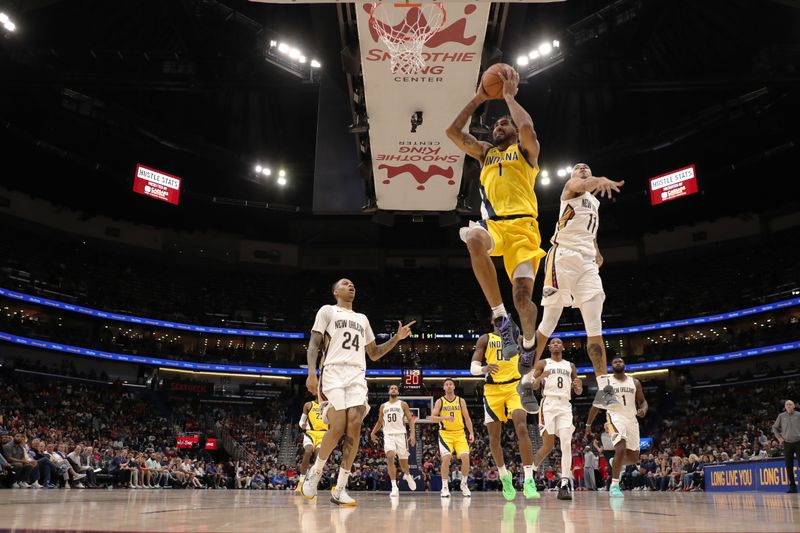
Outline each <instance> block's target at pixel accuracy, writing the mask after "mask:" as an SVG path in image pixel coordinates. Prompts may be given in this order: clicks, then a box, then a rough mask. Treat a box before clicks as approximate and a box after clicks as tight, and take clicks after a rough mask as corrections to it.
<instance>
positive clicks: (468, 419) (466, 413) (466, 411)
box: [461, 398, 475, 444]
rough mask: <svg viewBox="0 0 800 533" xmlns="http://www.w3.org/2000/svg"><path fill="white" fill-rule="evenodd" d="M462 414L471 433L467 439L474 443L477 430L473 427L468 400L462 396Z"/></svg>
mask: <svg viewBox="0 0 800 533" xmlns="http://www.w3.org/2000/svg"><path fill="white" fill-rule="evenodd" d="M461 416H463V417H464V425H465V426H467V432H468V433H469V438H468V439H467V440H468V441H469V443H470V444H472V443H473V442H475V431H474V428H473V427H472V418H471V417H470V416H469V409H467V402H466V400H464V398H461Z"/></svg>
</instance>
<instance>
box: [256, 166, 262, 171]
mask: <svg viewBox="0 0 800 533" xmlns="http://www.w3.org/2000/svg"><path fill="white" fill-rule="evenodd" d="M261 170H262V167H261V165H256V173H260V172H261Z"/></svg>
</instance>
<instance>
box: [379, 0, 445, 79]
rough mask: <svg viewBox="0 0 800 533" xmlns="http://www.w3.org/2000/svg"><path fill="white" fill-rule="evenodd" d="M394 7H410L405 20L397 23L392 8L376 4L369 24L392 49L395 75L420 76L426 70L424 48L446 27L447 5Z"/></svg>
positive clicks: (396, 5)
mask: <svg viewBox="0 0 800 533" xmlns="http://www.w3.org/2000/svg"><path fill="white" fill-rule="evenodd" d="M392 7H395V8H408V11H407V12H406V13H405V16H404V17H403V20H402V21H395V19H396V17H392V16H390V11H389V10H390V9H391V7H389V8H387V7H384V4H383V2H376V3H374V4H372V9H371V10H370V15H369V24H370V26H371V27H373V28H375V31H376V32H378V35H379V36H380V38H381V40H382V41H383V42H384V43H385V44H386V47H387V48H388V49H389V54H390V55H391V57H392V72H393V73H396V72H398V71H399V72H402V73H403V74H416V73H417V72H419V71H420V70H422V69H423V68H424V67H425V61H424V60H423V58H422V46H423V45H424V44H425V43H426V42H428V40H429V39H430V38H431V37H433V36H434V35H435V34H436V33H437V32H438V31H439V30H441V29H442V26H444V23H445V19H446V18H447V17H446V13H445V9H444V6H443V5H442V3H441V2H433V3H426V4H424V5H423V4H392ZM392 13H397V12H392ZM393 22H394V23H393Z"/></svg>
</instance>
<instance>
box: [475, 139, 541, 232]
mask: <svg viewBox="0 0 800 533" xmlns="http://www.w3.org/2000/svg"><path fill="white" fill-rule="evenodd" d="M538 174H539V167H538V165H537V166H535V167H532V166H531V165H530V163H528V161H526V160H525V157H524V156H523V155H522V148H521V147H520V145H519V144H512V145H511V146H509V147H508V148H507V149H506V150H505V151H501V150H499V149H497V148H495V147H492V148H490V149H489V151H487V152H486V157H485V158H484V159H483V168H482V169H481V185H480V193H481V200H482V202H483V203H482V205H481V213H482V214H483V218H484V219H488V218H493V217H498V216H508V215H530V216H532V217H534V218H536V217H537V216H538V215H539V204H538V202H537V200H536V193H535V192H534V191H533V187H534V185H535V184H536V176H537V175H538Z"/></svg>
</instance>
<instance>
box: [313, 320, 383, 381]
mask: <svg viewBox="0 0 800 533" xmlns="http://www.w3.org/2000/svg"><path fill="white" fill-rule="evenodd" d="M311 331H316V332H318V333H321V334H322V336H323V339H322V362H321V363H320V364H319V367H320V368H323V367H326V366H332V365H351V366H356V367H359V368H361V369H362V370H366V368H367V359H366V347H367V344H370V343H371V342H374V341H375V335H374V334H373V333H372V328H371V327H370V325H369V320H367V317H366V315H363V314H362V313H356V312H355V311H352V310H350V309H344V308H343V307H339V306H338V305H323V306H322V307H320V309H319V311H317V318H316V319H315V320H314V326H313V327H312V328H311Z"/></svg>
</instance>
